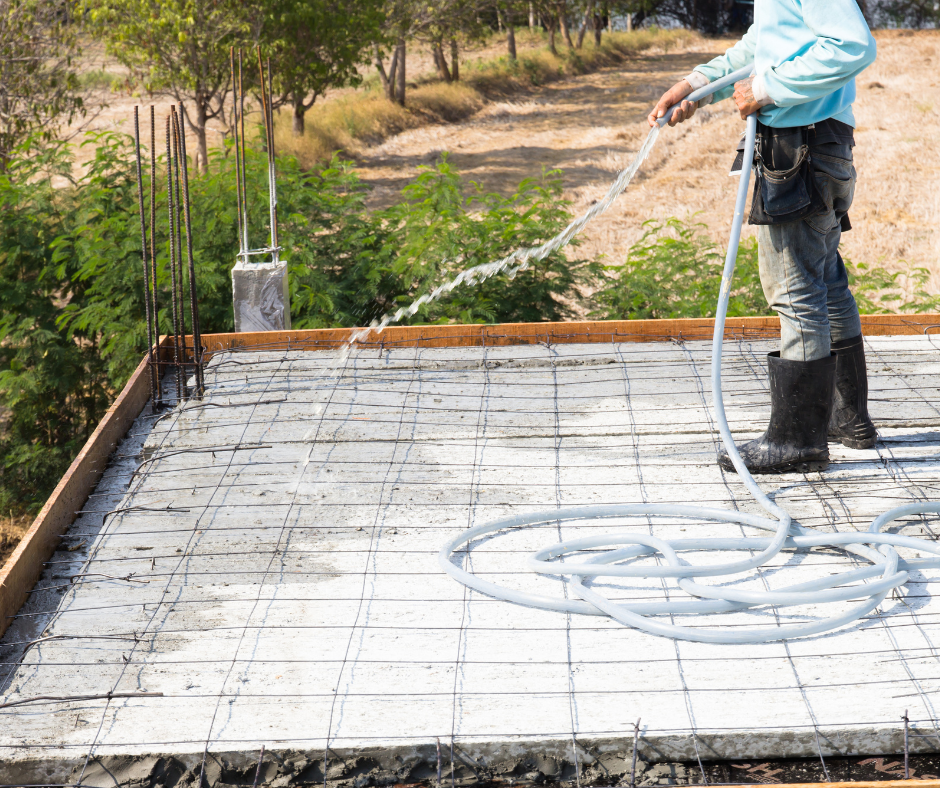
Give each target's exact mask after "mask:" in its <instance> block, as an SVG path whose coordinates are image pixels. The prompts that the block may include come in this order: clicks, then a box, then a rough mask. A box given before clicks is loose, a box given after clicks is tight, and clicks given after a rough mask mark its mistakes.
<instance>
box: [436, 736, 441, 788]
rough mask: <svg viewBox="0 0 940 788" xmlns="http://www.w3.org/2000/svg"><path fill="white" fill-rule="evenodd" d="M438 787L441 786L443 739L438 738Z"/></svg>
mask: <svg viewBox="0 0 940 788" xmlns="http://www.w3.org/2000/svg"><path fill="white" fill-rule="evenodd" d="M437 788H441V740H440V738H438V739H437Z"/></svg>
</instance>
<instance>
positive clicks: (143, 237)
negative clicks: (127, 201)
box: [134, 105, 157, 407]
mask: <svg viewBox="0 0 940 788" xmlns="http://www.w3.org/2000/svg"><path fill="white" fill-rule="evenodd" d="M134 152H135V154H136V158H137V207H138V208H139V209H140V259H141V262H142V263H143V266H144V311H145V312H146V313H147V358H148V364H149V366H150V399H151V402H152V403H153V406H154V407H156V403H157V376H156V370H155V369H154V365H153V320H152V318H151V315H150V276H149V275H148V270H147V219H146V216H145V213H144V174H143V170H142V169H141V166H140V108H139V107H137V106H136V105H135V107H134ZM152 177H153V174H152V173H151V178H152Z"/></svg>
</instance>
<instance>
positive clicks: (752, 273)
mask: <svg viewBox="0 0 940 788" xmlns="http://www.w3.org/2000/svg"><path fill="white" fill-rule="evenodd" d="M643 226H644V228H645V229H646V231H645V232H644V234H643V237H642V238H640V240H639V241H638V242H637V243H635V244H634V245H633V246H631V247H630V249H629V251H628V252H627V258H626V260H625V261H624V263H623V264H622V265H608V266H605V267H604V268H605V270H606V271H607V272H608V276H609V277H610V281H609V284H608V285H607V286H606V287H604V288H602V289H601V290H599V291H598V292H597V293H596V294H595V296H594V298H595V301H596V302H597V304H598V306H599V308H598V309H597V310H596V311H595V312H594V313H593V314H594V315H595V316H598V317H602V318H604V319H609V320H615V319H619V320H640V319H645V318H677V317H714V316H715V306H716V304H717V301H718V288H719V286H720V284H721V273H722V269H723V267H724V258H725V253H724V249H721V248H720V247H719V246H718V245H717V244H716V243H715V242H714V241H712V240H711V239H710V238H709V237H708V236H707V235H706V232H705V231H706V229H707V228H706V226H705V225H704V224H702V223H701V222H692V221H691V220H690V221H682V220H681V219H676V218H675V217H670V218H668V219H666V220H665V221H662V222H660V221H655V220H650V221H647V222H644V224H643ZM844 262H845V267H846V270H847V271H848V275H849V284H850V286H851V288H852V292H853V293H854V295H855V300H856V302H857V303H858V308H859V311H860V312H861V313H862V314H876V313H889V312H934V311H937V310H940V295H931V294H930V293H928V292H927V289H926V285H927V282H928V281H929V278H930V272H929V271H928V270H927V269H926V268H914V267H911V266H907V267H905V268H904V269H903V270H901V271H888V270H887V269H885V268H882V267H880V266H872V265H867V264H865V263H858V264H855V263H853V262H852V261H851V260H848V259H845V258H844ZM732 284H733V289H732V291H731V299H730V301H729V303H728V315H729V316H731V317H742V316H746V315H771V314H773V312H772V311H771V310H770V308H769V307H768V306H767V301H766V299H765V298H764V293H763V290H762V289H761V284H760V273H759V270H758V264H757V239H756V238H742V239H741V245H740V246H739V248H738V257H737V262H736V265H735V271H734V280H733V283H732Z"/></svg>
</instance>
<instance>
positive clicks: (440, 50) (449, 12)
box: [412, 0, 499, 82]
mask: <svg viewBox="0 0 940 788" xmlns="http://www.w3.org/2000/svg"><path fill="white" fill-rule="evenodd" d="M498 10H499V9H498V7H497V11H498ZM478 11H479V4H478V3H477V0H437V2H436V3H433V4H431V3H429V4H427V5H424V6H421V7H420V13H418V14H415V15H413V17H412V36H413V37H414V38H415V39H416V40H418V41H421V42H423V43H425V44H427V45H428V46H429V47H430V49H431V55H432V56H433V58H434V65H435V67H436V68H437V73H438V76H439V77H440V78H441V79H442V80H443V81H444V82H456V81H457V80H458V79H459V78H460V66H459V62H458V57H459V46H458V43H457V38H458V36H461V37H463V38H476V37H479V36H480V35H481V33H482V32H483V29H484V25H483V24H482V23H481V21H480V19H479V14H478ZM445 43H448V44H449V46H450V56H451V62H450V64H449V65H448V63H447V57H446V56H445V54H444V45H445Z"/></svg>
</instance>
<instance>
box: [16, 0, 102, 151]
mask: <svg viewBox="0 0 940 788" xmlns="http://www.w3.org/2000/svg"><path fill="white" fill-rule="evenodd" d="M62 11H63V8H62V7H61V6H59V5H57V4H55V3H51V2H43V0H0V170H4V169H6V167H7V165H8V163H9V157H10V152H11V151H12V150H13V149H14V148H16V147H17V145H19V144H20V143H21V142H22V141H23V140H24V139H26V137H27V136H29V135H30V134H34V133H37V132H42V133H44V134H45V135H46V137H47V138H51V135H52V134H53V132H54V130H55V128H56V126H57V125H58V124H59V123H60V122H62V121H65V122H69V121H71V120H72V119H73V118H74V117H75V115H76V114H79V113H83V112H84V107H83V104H82V99H81V96H80V95H79V91H78V87H79V86H78V79H77V77H76V75H75V73H74V71H73V70H72V58H73V56H74V55H75V54H76V52H77V40H76V35H75V29H74V26H73V25H70V24H68V22H67V20H66V18H65V15H64V14H63V13H62Z"/></svg>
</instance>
